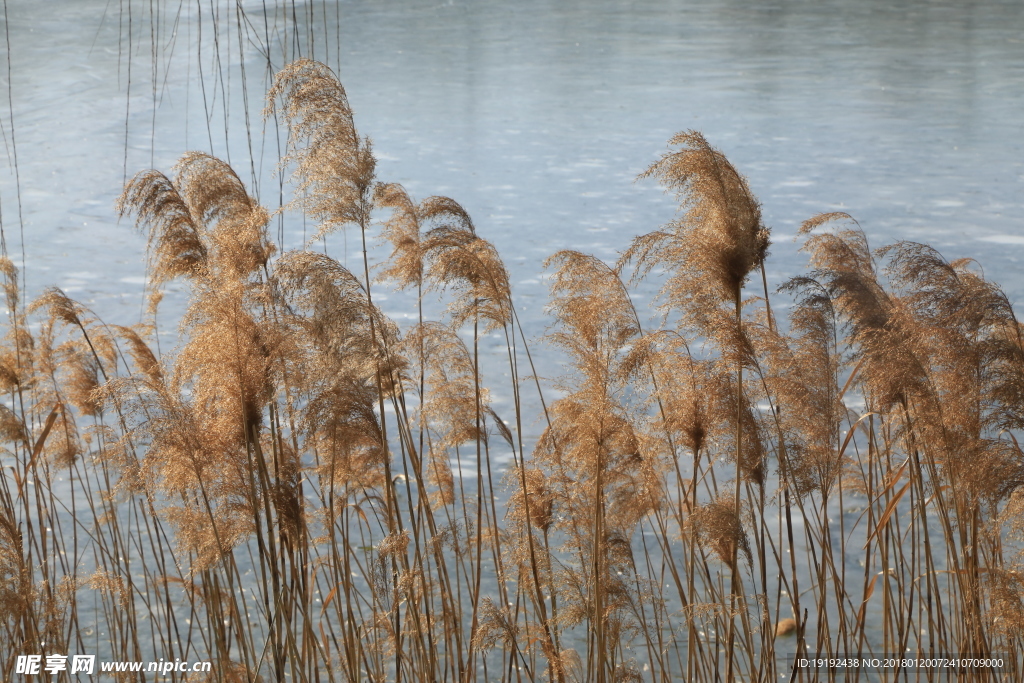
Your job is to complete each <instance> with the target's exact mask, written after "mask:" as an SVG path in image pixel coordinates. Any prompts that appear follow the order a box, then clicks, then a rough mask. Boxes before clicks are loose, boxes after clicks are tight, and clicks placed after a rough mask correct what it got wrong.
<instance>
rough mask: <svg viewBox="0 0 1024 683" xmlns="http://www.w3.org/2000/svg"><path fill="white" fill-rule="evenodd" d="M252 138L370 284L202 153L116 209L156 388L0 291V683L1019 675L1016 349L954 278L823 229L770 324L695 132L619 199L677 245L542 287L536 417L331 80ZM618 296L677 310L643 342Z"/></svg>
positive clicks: (591, 265) (56, 315)
mask: <svg viewBox="0 0 1024 683" xmlns="http://www.w3.org/2000/svg"><path fill="white" fill-rule="evenodd" d="M268 101H269V105H268V107H269V108H268V113H276V114H278V115H280V118H281V120H282V121H283V122H284V124H285V125H286V126H287V128H288V135H289V151H288V154H287V156H286V158H285V159H284V160H283V162H284V165H285V166H286V167H287V166H289V165H291V166H292V167H293V168H294V171H295V175H294V178H295V187H296V196H297V197H298V200H296V201H295V202H293V203H292V204H291V205H289V206H288V207H285V208H284V209H282V211H284V212H285V213H287V212H288V211H292V210H299V211H305V212H306V213H307V214H308V215H310V216H312V217H313V218H314V219H315V220H316V221H318V223H319V229H318V232H317V235H318V236H322V235H325V234H327V233H330V232H333V231H337V230H347V229H355V230H358V231H359V234H360V239H361V242H362V244H363V255H364V259H363V264H362V266H363V267H362V272H361V273H353V272H351V271H350V270H348V269H347V268H346V267H344V266H343V265H342V264H341V263H339V262H338V261H336V260H335V259H333V258H332V257H331V256H329V255H327V254H324V253H319V252H314V251H311V250H306V249H302V250H296V251H286V252H284V253H278V248H277V247H276V245H274V244H273V243H272V242H271V240H270V238H269V236H268V233H267V226H268V223H269V220H270V219H269V216H270V213H269V212H268V211H267V210H265V209H264V208H263V207H261V206H260V204H259V203H258V202H257V201H256V200H255V199H254V198H253V197H252V196H251V195H250V194H249V191H248V190H247V188H246V187H245V184H244V183H243V182H242V181H241V180H240V178H239V177H238V175H237V174H236V173H235V172H234V171H233V170H232V169H231V168H230V167H229V166H228V165H227V164H226V163H224V162H223V161H220V160H218V159H216V158H214V157H211V156H209V155H205V154H200V153H190V154H187V155H185V156H184V157H183V158H182V160H181V161H180V162H179V164H178V165H177V166H176V167H175V169H174V171H173V173H172V174H171V175H170V176H168V175H164V174H163V173H161V172H159V171H152V170H151V171H144V172H142V173H140V174H138V175H136V176H135V177H134V178H133V179H132V180H131V181H130V182H129V183H128V184H127V186H126V188H125V190H124V193H123V195H122V197H121V201H120V211H121V212H122V213H123V214H124V215H131V216H134V218H135V220H136V224H137V225H138V227H139V228H140V229H141V230H142V231H143V232H144V233H145V235H146V237H147V239H148V242H149V258H150V278H151V287H152V292H151V307H152V309H153V310H155V307H156V306H157V304H158V303H159V300H160V291H161V289H162V288H163V287H165V286H166V285H168V284H169V283H171V282H172V281H179V282H183V283H184V284H185V285H186V286H187V288H188V292H189V297H190V299H189V307H188V310H187V313H186V314H185V316H184V318H183V319H182V321H181V327H180V331H181V340H182V341H181V344H180V347H179V348H178V349H176V350H174V351H173V352H168V353H164V354H159V353H157V352H155V351H154V350H153V347H152V346H151V344H150V340H151V339H152V337H153V334H154V332H155V330H154V329H153V326H152V324H148V325H139V326H134V327H126V326H115V325H107V324H105V323H103V322H102V321H100V320H98V319H97V318H96V316H94V315H93V314H92V313H91V312H90V311H89V310H88V309H87V308H86V307H84V306H82V305H81V304H79V303H76V302H75V301H73V300H71V299H70V298H68V297H67V296H66V295H65V294H64V293H63V292H60V291H59V290H50V291H48V292H47V293H46V294H44V296H43V297H41V298H40V299H39V300H38V301H36V302H35V303H33V304H32V305H30V306H27V307H25V306H22V305H21V303H20V301H19V285H18V280H17V277H18V275H17V272H16V270H15V269H14V267H13V265H12V264H11V263H10V262H9V261H8V260H6V259H0V274H2V277H3V293H4V295H5V297H6V299H7V309H8V322H7V327H6V333H5V336H4V338H3V341H2V343H0V388H2V389H3V391H4V392H5V397H6V398H5V401H4V403H3V405H2V406H0V438H2V439H3V444H4V452H3V455H2V458H3V460H2V463H3V468H4V469H3V475H2V476H0V632H2V636H0V678H3V679H4V680H9V679H11V678H12V676H13V671H14V667H15V661H16V658H17V656H18V655H22V654H49V653H54V654H67V653H73V652H96V653H97V654H99V655H100V656H101V659H120V660H145V659H153V660H155V659H159V658H163V659H165V660H169V659H174V658H181V659H187V660H189V661H196V660H201V659H209V660H212V661H213V662H214V666H215V670H214V672H213V673H212V675H211V677H210V679H211V680H247V681H255V680H310V681H312V680H317V681H319V680H330V681H335V680H337V681H342V680H345V681H356V680H360V681H361V680H374V681H385V680H394V681H402V680H411V681H459V682H462V681H469V680H502V681H516V682H517V683H518V682H520V681H528V680H538V681H540V680H549V681H557V682H558V683H563V682H565V681H579V682H581V683H582V682H583V681H587V682H590V681H594V682H597V683H604V682H606V681H607V682H608V683H611V682H612V681H640V680H651V681H665V680H693V681H702V680H707V681H712V680H747V679H750V680H753V679H757V680H770V679H774V678H777V677H780V676H781V677H786V678H789V679H790V680H807V681H810V680H819V679H821V678H823V677H833V678H834V677H835V675H834V672H830V673H828V674H825V673H823V672H821V671H804V670H801V669H799V668H794V665H793V660H792V659H787V657H786V656H787V655H800V656H808V655H830V656H837V655H839V656H845V655H851V656H852V655H857V656H869V655H870V656H879V655H880V654H882V653H904V652H912V653H917V652H921V653H925V654H930V653H934V654H942V653H970V654H972V655H975V656H978V657H987V656H990V655H991V656H997V657H1003V658H1004V659H1005V660H1006V661H1008V662H1013V661H1017V660H1019V657H1020V652H1021V646H1022V642H1021V638H1022V637H1024V607H1022V604H1024V603H1022V600H1024V582H1022V580H1021V579H1020V575H1019V572H1020V571H1022V570H1021V569H1020V565H1019V561H1020V558H1019V556H1018V554H1017V549H1018V548H1019V544H1020V540H1021V539H1020V537H1019V533H1020V531H1019V530H1020V528H1022V524H1021V518H1022V515H1024V503H1022V502H1021V500H1022V496H1021V493H1020V491H1021V487H1022V485H1024V453H1022V452H1021V450H1020V447H1019V445H1018V440H1017V438H1016V431H1017V430H1019V429H1020V428H1021V426H1022V425H1024V410H1022V409H1021V405H1022V397H1024V342H1022V340H1024V334H1022V328H1021V325H1020V323H1019V322H1018V321H1017V320H1016V318H1015V316H1014V312H1013V308H1012V306H1011V305H1010V303H1009V302H1008V301H1007V299H1006V296H1005V295H1004V294H1003V293H1002V292H1001V291H1000V290H999V289H998V287H997V286H995V285H994V284H993V283H990V282H988V281H986V280H985V279H984V278H983V277H982V276H981V274H980V271H979V269H977V268H976V267H975V266H974V264H973V263H971V262H970V261H954V262H947V261H946V260H944V259H943V258H942V257H941V256H940V255H939V254H938V253H937V252H935V251H934V250H933V249H931V248H929V247H927V246H925V245H920V244H913V243H898V244H896V245H892V246H889V247H886V248H883V249H882V250H880V251H872V250H871V249H870V248H869V247H868V244H867V239H866V237H865V235H864V233H863V232H862V231H861V230H860V227H859V226H858V225H857V224H856V222H854V221H853V219H852V218H850V217H849V216H847V215H845V214H825V215H821V216H817V217H814V218H812V219H810V220H809V221H807V222H806V223H805V224H804V226H803V228H802V229H801V235H802V236H803V237H804V239H805V242H804V250H805V251H806V252H807V254H808V255H809V259H810V267H809V270H808V271H807V273H806V274H805V275H802V276H800V277H797V278H794V279H793V280H791V281H789V282H788V283H786V284H785V285H784V286H783V287H782V288H781V289H780V290H779V291H778V292H774V293H773V292H769V291H768V288H767V277H766V276H765V265H766V262H767V257H768V248H769V231H768V228H767V227H766V226H765V225H764V224H763V222H762V218H761V214H760V209H759V205H758V202H757V200H756V199H755V197H754V195H753V192H752V191H751V188H750V187H749V185H748V183H747V181H746V180H745V179H744V178H743V177H742V176H741V175H740V173H739V172H738V171H737V170H736V169H735V168H734V167H733V166H732V164H730V163H729V161H728V160H727V159H726V157H725V155H724V154H723V153H722V152H721V151H719V150H716V149H714V148H713V147H711V146H710V145H709V144H708V142H707V141H706V140H705V139H704V138H703V137H702V136H701V135H700V134H699V133H695V132H687V133H682V134H680V135H678V136H676V137H675V138H673V139H672V140H671V141H670V144H672V145H673V146H674V149H673V151H670V152H669V153H668V154H666V155H665V156H663V157H662V158H661V159H660V160H659V161H657V162H655V163H654V164H653V165H652V166H651V168H650V169H649V170H648V171H647V172H645V173H644V174H643V177H651V178H655V179H657V180H659V181H661V182H662V183H663V184H664V185H665V187H666V189H668V190H669V191H670V192H672V193H673V194H674V195H675V196H676V197H677V198H678V199H679V202H680V214H679V216H678V217H677V218H676V219H674V220H673V221H671V222H670V223H669V224H668V225H666V226H665V227H663V228H661V229H658V230H655V231H654V232H651V233H649V234H646V235H644V236H641V237H638V238H636V239H635V240H634V241H633V242H632V244H631V245H628V246H627V248H626V250H625V251H624V253H623V256H622V258H621V260H620V261H619V263H617V264H614V265H609V264H607V263H605V262H603V261H601V260H600V259H598V258H596V257H593V256H588V255H586V254H583V253H580V252H576V251H562V252H559V253H557V254H555V255H554V256H552V257H551V258H550V259H549V261H548V262H547V266H548V267H549V268H551V269H552V271H553V272H552V279H551V283H552V285H551V291H552V301H551V305H550V307H549V309H548V312H549V313H550V315H551V317H552V322H553V327H552V330H551V332H550V334H549V335H548V337H547V340H546V341H547V343H548V344H549V345H550V348H551V349H552V350H551V352H552V353H559V354H562V355H563V357H564V358H565V359H566V363H565V368H566V375H565V376H564V377H561V378H557V379H555V380H553V384H554V386H555V388H556V389H557V390H558V392H559V398H558V399H557V400H554V401H551V402H545V401H544V398H543V396H542V395H538V397H537V398H536V399H531V398H529V396H530V394H529V393H528V392H525V391H523V386H524V379H525V378H524V376H523V374H521V373H520V368H521V367H523V364H524V363H525V364H526V365H527V366H528V365H529V363H530V356H529V353H530V352H529V349H528V348H527V347H526V345H525V339H523V335H522V332H521V330H520V329H519V327H518V318H517V314H516V310H515V307H514V305H513V297H512V291H511V286H510V284H509V274H508V271H507V270H506V268H505V266H504V264H503V263H502V261H501V258H500V256H499V255H498V253H497V251H496V250H495V248H494V246H493V245H492V244H491V243H490V242H488V241H487V240H486V239H484V238H483V237H482V236H481V234H479V233H478V231H477V226H475V225H474V223H473V221H472V219H471V217H470V216H469V213H468V212H467V211H466V210H465V209H464V208H463V207H462V206H461V205H460V204H458V203H457V202H456V201H455V200H453V199H451V198H447V197H428V198H426V199H423V200H422V201H416V200H414V199H413V198H411V197H410V196H409V194H408V193H407V192H406V190H405V189H404V188H402V187H401V186H399V185H397V184H388V183H382V182H379V181H378V179H377V178H376V164H375V160H374V157H373V153H372V148H371V145H370V143H369V141H368V140H367V139H366V138H364V137H361V136H360V135H359V134H358V132H357V130H356V128H355V124H354V119H353V115H352V111H351V108H350V106H349V103H348V100H347V96H346V94H345V91H344V89H343V88H342V86H341V84H340V83H339V82H338V80H337V79H336V78H335V76H334V75H333V73H331V71H330V70H329V69H328V68H327V67H325V66H324V65H322V64H319V63H316V62H312V61H308V60H307V61H300V62H297V63H294V64H292V65H290V66H288V67H286V68H285V69H284V70H283V71H282V72H281V73H280V74H278V76H277V78H276V79H275V81H274V85H273V86H272V88H271V90H270V94H269V99H268ZM375 233H376V235H375ZM375 236H376V237H377V238H378V239H379V240H380V241H382V242H385V243H387V244H389V245H390V247H391V254H390V257H389V258H387V259H385V260H383V261H381V262H378V263H373V262H371V261H372V258H371V250H370V249H369V248H368V245H371V244H372V242H373V240H374V237H375ZM624 246H625V245H624ZM627 266H631V267H632V268H633V269H634V270H633V275H634V279H636V278H650V277H653V276H654V273H655V271H656V270H658V271H659V272H662V273H663V275H661V277H663V278H664V283H663V287H662V290H661V292H662V296H661V298H660V300H659V306H660V313H661V315H660V316H659V317H658V318H657V320H656V321H655V322H654V323H651V324H647V323H645V322H644V320H643V319H642V318H641V316H640V315H639V313H638V312H637V311H636V310H635V308H634V307H633V304H632V300H631V297H630V290H629V287H628V286H627V284H626V283H624V282H623V280H622V279H621V278H620V275H621V273H622V271H623V270H624V269H625V268H626V267H627ZM758 271H760V272H761V278H760V280H761V282H760V283H759V284H760V287H758V286H757V283H755V285H754V286H753V287H751V285H750V283H749V280H750V279H751V278H752V277H754V276H756V274H757V273H758ZM374 274H375V277H373V275H374ZM383 285H393V286H395V287H398V288H401V289H407V290H411V291H413V292H414V294H415V299H414V302H415V306H416V311H415V315H413V316H412V319H413V322H412V323H411V324H409V325H407V326H405V327H403V326H401V325H399V324H397V323H396V322H395V321H393V320H391V319H389V318H388V316H387V315H385V313H384V312H383V311H382V310H381V309H380V308H379V307H378V306H377V305H376V304H375V303H374V292H375V291H377V289H378V288H379V287H381V286H383ZM748 290H750V291H748ZM434 295H436V297H437V298H438V299H439V300H440V301H441V305H440V306H437V305H435V303H434V301H433V299H432V296H434ZM780 298H782V300H783V302H784V303H785V306H782V305H775V306H772V305H771V304H770V302H772V301H778V300H779V299H780ZM783 309H787V310H788V311H789V315H788V320H787V321H782V320H779V319H777V318H776V316H775V314H774V313H773V310H783ZM485 335H490V338H489V340H488V342H487V343H488V345H492V342H491V341H490V340H492V339H493V338H494V337H495V336H496V337H497V338H499V339H501V340H503V351H504V354H505V357H506V358H507V367H505V368H500V367H498V368H496V367H494V363H493V362H489V361H488V359H487V358H485V354H482V353H481V343H482V340H484V339H485ZM503 362H504V361H503ZM502 375H504V376H505V377H506V379H504V380H502V381H499V382H496V381H494V380H492V379H491V378H492V377H494V378H500V377H501V376H502ZM537 383H538V384H539V382H537ZM499 395H504V396H510V397H511V399H512V400H511V401H509V402H506V403H505V405H508V406H510V407H508V408H501V410H502V411H503V412H504V414H503V415H499V412H498V408H496V407H495V406H496V405H498V404H497V403H496V402H494V401H493V398H494V397H496V396H499ZM531 400H536V401H537V402H538V403H539V405H540V407H541V411H539V412H543V414H544V416H545V419H544V423H543V425H542V434H541V436H540V438H539V439H537V440H536V443H529V440H528V438H527V436H526V435H527V433H528V427H525V428H524V425H523V415H524V414H525V413H527V412H528V411H526V410H524V404H526V403H527V402H529V401H531ZM499 453H511V462H510V463H509V464H508V466H507V467H504V468H499V467H497V465H496V462H497V459H496V456H497V455H498V454H499ZM502 480H504V482H505V489H502V488H501V487H500V482H501V481H502ZM1015 534H1016V535H1015ZM97 633H99V634H102V636H101V638H102V641H100V640H98V639H97V636H95V635H90V634H97ZM789 636H792V637H789ZM97 648H98V651H97ZM961 673H964V672H961ZM893 675H894V676H895V675H896V673H895V672H893ZM964 675H969V676H971V677H973V679H979V680H984V679H985V678H986V677H988V678H990V679H993V680H994V679H996V677H997V675H996V674H995V673H993V672H991V671H983V670H974V671H972V672H969V674H968V673H964ZM921 676H922V677H923V678H924V679H926V680H933V679H934V680H938V679H940V678H942V676H941V675H940V674H939V673H934V674H933V673H922V674H921ZM865 680H867V677H865Z"/></svg>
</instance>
